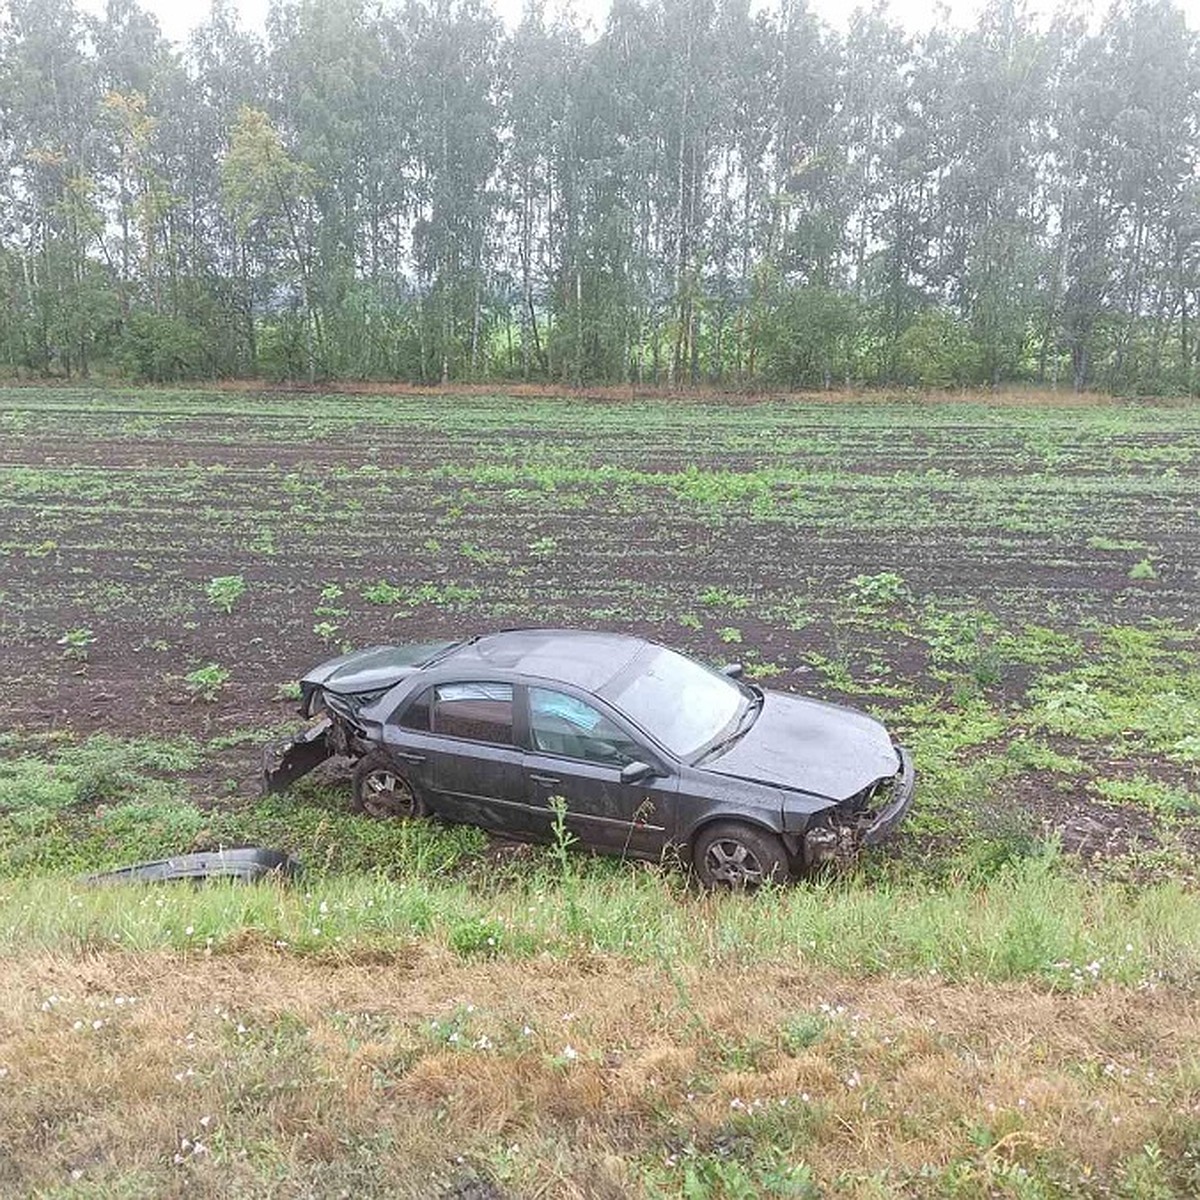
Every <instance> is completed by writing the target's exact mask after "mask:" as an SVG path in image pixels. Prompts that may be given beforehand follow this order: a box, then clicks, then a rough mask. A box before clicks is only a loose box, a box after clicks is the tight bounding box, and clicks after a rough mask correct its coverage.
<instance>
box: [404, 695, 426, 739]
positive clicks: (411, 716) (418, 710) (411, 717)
mask: <svg viewBox="0 0 1200 1200" xmlns="http://www.w3.org/2000/svg"><path fill="white" fill-rule="evenodd" d="M432 699H433V688H426V689H425V690H424V691H423V692H422V693H421V694H420V695H419V696H418V697H417V698H416V699H415V700H414V701H413V702H412V703H411V704H410V705H409V706H408V708H407V709H405V711H404V715H403V716H402V717H401V718H400V724H401V725H402V726H403V727H404V728H405V729H414V730H416V731H417V732H419V733H428V732H429V705H430V701H431V700H432Z"/></svg>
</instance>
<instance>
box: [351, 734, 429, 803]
mask: <svg viewBox="0 0 1200 1200" xmlns="http://www.w3.org/2000/svg"><path fill="white" fill-rule="evenodd" d="M353 788H354V811H355V812H361V813H366V815H367V816H369V817H378V818H381V819H387V818H395V817H423V816H425V815H426V813H427V812H428V809H427V808H426V806H425V802H424V801H423V800H422V799H421V798H420V796H418V795H417V793H416V790H415V789H414V788H413V786H412V784H411V783H409V782H408V780H407V779H406V778H405V777H404V776H403V775H402V774H401V773H400V772H399V771H398V770H397V769H396V764H395V761H394V760H393V759H392V756H391V755H390V754H388V753H387V751H385V750H372V751H371V752H370V753H369V754H366V755H364V756H363V757H362V758H360V759H359V760H358V765H357V766H356V767H355V768H354V783H353Z"/></svg>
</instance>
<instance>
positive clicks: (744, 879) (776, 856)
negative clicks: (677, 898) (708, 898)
mask: <svg viewBox="0 0 1200 1200" xmlns="http://www.w3.org/2000/svg"><path fill="white" fill-rule="evenodd" d="M692 862H693V864H694V866H695V868H696V874H697V876H698V877H699V879H700V882H701V883H702V884H704V886H705V887H708V888H717V887H727V888H734V889H737V890H741V891H749V890H751V889H753V888H756V887H760V886H761V885H762V884H764V883H769V882H772V881H775V882H780V883H781V882H783V880H785V879H786V878H787V877H788V874H789V869H788V868H789V864H788V856H787V851H786V850H785V849H784V846H783V843H782V842H781V841H780V840H779V839H778V838H777V837H775V835H774V834H771V833H767V832H766V831H765V830H762V829H756V828H754V826H752V825H743V824H741V823H740V822H738V821H722V822H720V823H719V824H717V825H710V826H709V827H708V828H707V829H704V830H702V831H701V833H700V836H699V837H698V838H697V839H696V844H695V849H694V850H693V853H692Z"/></svg>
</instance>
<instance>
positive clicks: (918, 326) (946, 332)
mask: <svg viewBox="0 0 1200 1200" xmlns="http://www.w3.org/2000/svg"><path fill="white" fill-rule="evenodd" d="M896 370H897V372H898V374H899V377H900V379H901V381H902V382H904V383H910V384H915V385H917V386H918V387H925V388H947V387H964V386H965V385H967V384H969V383H977V382H979V380H980V377H981V375H982V370H983V351H982V348H981V347H980V345H979V343H978V342H977V341H975V339H974V338H973V337H972V336H971V334H970V332H969V331H968V329H967V327H966V326H965V325H964V324H963V323H962V322H961V321H959V320H958V319H957V318H956V317H954V316H953V315H952V314H950V313H946V312H941V311H939V310H937V309H929V310H927V311H926V312H923V313H921V315H920V316H918V317H917V319H916V320H915V321H913V323H912V324H911V325H910V326H909V327H908V328H907V329H906V330H905V331H904V332H903V333H902V334H901V335H900V340H899V341H898V342H897V343H896Z"/></svg>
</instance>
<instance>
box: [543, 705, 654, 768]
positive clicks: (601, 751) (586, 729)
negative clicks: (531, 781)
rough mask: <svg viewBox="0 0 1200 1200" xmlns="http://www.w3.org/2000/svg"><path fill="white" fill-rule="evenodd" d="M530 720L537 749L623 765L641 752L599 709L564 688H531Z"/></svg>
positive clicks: (637, 756) (570, 756) (633, 760)
mask: <svg viewBox="0 0 1200 1200" xmlns="http://www.w3.org/2000/svg"><path fill="white" fill-rule="evenodd" d="M529 724H530V732H531V734H532V737H533V745H534V747H535V749H538V750H541V751H544V752H545V753H546V754H561V755H563V756H564V757H565V758H582V759H585V760H586V761H587V762H594V763H604V764H606V765H608V766H614V767H623V766H625V764H626V763H631V762H635V761H636V760H637V759H638V758H639V757H640V755H641V751H640V750H639V749H638V746H637V745H636V743H634V742H632V741H630V740H629V738H628V737H626V735H625V734H624V733H622V732H621V730H620V729H618V728H617V726H616V725H614V724H613V723H612V721H610V720H609V719H608V718H607V717H606V716H605V715H604V714H603V713H601V712H600V711H599V710H598V709H595V708H593V707H592V706H591V705H590V704H585V703H584V702H583V701H582V700H577V699H576V698H575V697H574V696H568V695H567V694H566V693H565V692H553V691H550V690H549V689H548V688H530V689H529Z"/></svg>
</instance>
